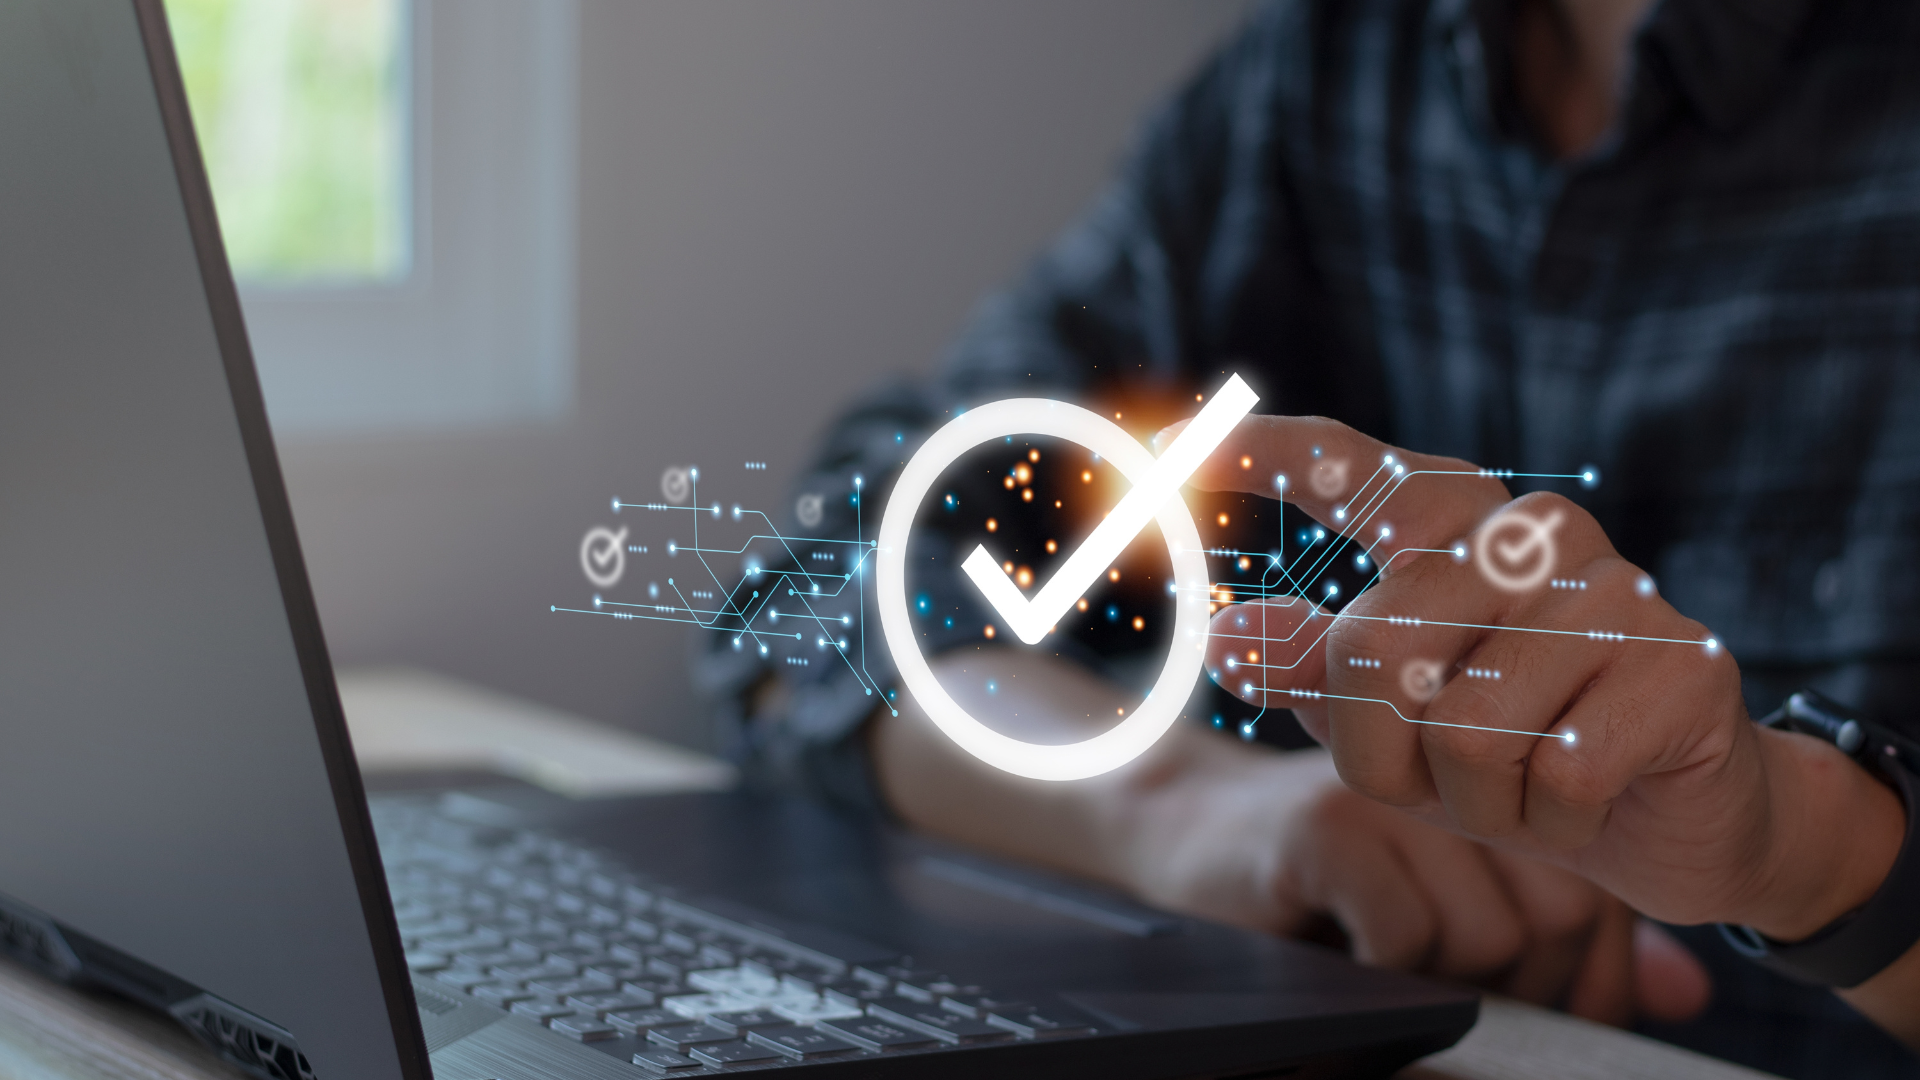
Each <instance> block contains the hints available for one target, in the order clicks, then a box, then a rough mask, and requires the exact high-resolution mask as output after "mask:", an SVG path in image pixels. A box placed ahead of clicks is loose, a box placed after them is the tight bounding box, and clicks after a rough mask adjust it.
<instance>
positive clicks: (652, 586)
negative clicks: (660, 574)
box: [647, 581, 660, 600]
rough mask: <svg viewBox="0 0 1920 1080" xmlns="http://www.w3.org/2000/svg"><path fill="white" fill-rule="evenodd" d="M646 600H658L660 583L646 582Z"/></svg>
mask: <svg viewBox="0 0 1920 1080" xmlns="http://www.w3.org/2000/svg"><path fill="white" fill-rule="evenodd" d="M647 599H649V600H658V599H660V583H659V582H657V581H649V582H647Z"/></svg>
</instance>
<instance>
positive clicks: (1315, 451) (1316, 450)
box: [1313, 446, 1320, 457]
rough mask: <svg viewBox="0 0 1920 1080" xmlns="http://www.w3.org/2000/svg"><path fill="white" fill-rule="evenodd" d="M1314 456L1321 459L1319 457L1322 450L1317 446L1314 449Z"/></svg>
mask: <svg viewBox="0 0 1920 1080" xmlns="http://www.w3.org/2000/svg"><path fill="white" fill-rule="evenodd" d="M1313 456H1314V457H1319V456H1320V448H1319V447H1317V446H1316V447H1314V448H1313Z"/></svg>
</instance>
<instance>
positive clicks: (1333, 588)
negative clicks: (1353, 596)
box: [1327, 581, 1340, 599]
mask: <svg viewBox="0 0 1920 1080" xmlns="http://www.w3.org/2000/svg"><path fill="white" fill-rule="evenodd" d="M1339 595H1340V586H1339V585H1338V584H1336V583H1335V582H1331V581H1329V582H1327V598H1328V599H1332V598H1333V597H1336V596H1339Z"/></svg>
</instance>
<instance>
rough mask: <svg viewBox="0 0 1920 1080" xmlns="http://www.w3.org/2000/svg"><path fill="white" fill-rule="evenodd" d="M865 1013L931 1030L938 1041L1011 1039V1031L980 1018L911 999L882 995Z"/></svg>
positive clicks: (979, 1041) (964, 1041)
mask: <svg viewBox="0 0 1920 1080" xmlns="http://www.w3.org/2000/svg"><path fill="white" fill-rule="evenodd" d="M867 1014H868V1015H869V1016H877V1017H879V1018H880V1019H882V1020H892V1021H894V1022H896V1023H901V1024H906V1025H907V1026H909V1027H917V1028H922V1029H925V1030H927V1031H929V1032H932V1033H933V1034H934V1035H935V1036H936V1037H938V1038H939V1039H940V1041H942V1042H949V1043H982V1042H1000V1041H1001V1040H1003V1039H1011V1038H1013V1032H1011V1031H1008V1030H1006V1029H1005V1028H998V1027H995V1026H993V1025H992V1024H989V1023H987V1022H986V1021H984V1020H976V1019H974V1018H973V1017H971V1016H961V1015H960V1014H959V1013H956V1012H948V1011H947V1010H945V1009H943V1008H941V1007H940V1006H938V1005H928V1004H925V1003H924V1002H919V1001H914V1000H913V999H912V998H904V997H892V998H884V999H882V1000H880V1001H876V1002H874V1003H873V1004H871V1005H868V1006H867Z"/></svg>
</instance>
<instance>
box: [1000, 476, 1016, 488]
mask: <svg viewBox="0 0 1920 1080" xmlns="http://www.w3.org/2000/svg"><path fill="white" fill-rule="evenodd" d="M1000 482H1001V483H1003V484H1005V485H1007V490H1008V491H1012V490H1013V477H1011V476H1009V477H1007V478H1005V479H1003V480H1001V481H1000Z"/></svg>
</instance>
